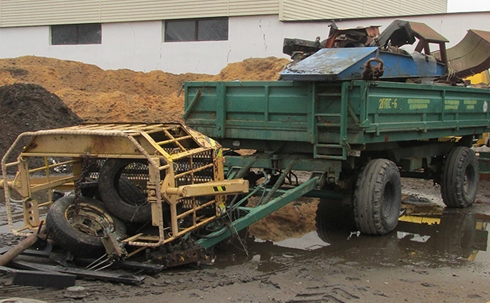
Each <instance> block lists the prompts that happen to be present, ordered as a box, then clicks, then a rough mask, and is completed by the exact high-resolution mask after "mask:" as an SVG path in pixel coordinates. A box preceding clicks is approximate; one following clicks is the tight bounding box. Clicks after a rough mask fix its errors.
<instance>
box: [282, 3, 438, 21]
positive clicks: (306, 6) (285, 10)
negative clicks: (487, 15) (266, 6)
mask: <svg viewBox="0 0 490 303" xmlns="http://www.w3.org/2000/svg"><path fill="white" fill-rule="evenodd" d="M446 11H447V2H446V0H433V1H427V0H411V1H404V0H385V1H381V0H361V1H360V0H310V1H298V0H281V5H280V11H279V19H280V20H281V21H305V20H329V19H350V18H369V17H384V16H409V15H426V14H438V13H446Z"/></svg>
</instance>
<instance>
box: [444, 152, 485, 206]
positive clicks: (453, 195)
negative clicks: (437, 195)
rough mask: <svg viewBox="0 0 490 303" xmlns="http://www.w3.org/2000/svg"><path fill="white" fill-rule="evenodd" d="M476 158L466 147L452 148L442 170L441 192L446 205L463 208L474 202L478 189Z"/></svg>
mask: <svg viewBox="0 0 490 303" xmlns="http://www.w3.org/2000/svg"><path fill="white" fill-rule="evenodd" d="M479 177H480V176H479V172H478V159H477V157H476V155H475V152H474V151H473V150H471V149H470V148H468V147H464V146H458V147H455V148H453V149H452V150H451V151H450V152H449V155H448V156H447V158H446V161H445V163H444V168H443V172H442V181H441V194H442V200H443V201H444V204H446V206H447V207H451V208H464V207H468V206H470V205H472V204H473V202H475V199H476V192H477V190H478V180H479Z"/></svg>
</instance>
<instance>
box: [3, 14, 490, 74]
mask: <svg viewBox="0 0 490 303" xmlns="http://www.w3.org/2000/svg"><path fill="white" fill-rule="evenodd" d="M489 17H490V12H480V13H460V14H442V15H431V16H414V17H404V18H403V19H404V20H411V21H418V22H424V23H427V24H428V25H429V26H431V27H432V28H434V29H435V30H436V31H438V32H439V33H441V34H442V35H443V36H445V37H446V38H447V39H449V41H450V43H449V44H448V46H451V45H454V44H456V43H457V42H459V41H460V40H461V39H462V38H463V36H464V35H465V33H466V30H467V29H470V28H474V29H482V30H487V31H490V23H488V22H485V20H488V19H489ZM392 21H393V18H373V19H358V20H347V21H341V22H337V25H338V26H339V27H341V28H345V27H356V26H368V25H382V27H381V29H383V28H386V26H387V25H388V24H390V23H391V22H392ZM162 24H163V23H162V22H161V21H145V22H125V23H107V24H103V25H102V44H99V45H50V43H49V41H50V37H49V36H50V30H49V26H35V27H9V28H0V58H12V57H18V56H24V55H35V56H44V57H53V58H59V59H64V60H75V61H82V62H85V63H90V64H96V65H98V66H100V67H101V68H104V69H121V68H128V69H132V70H136V71H151V70H163V71H166V72H171V73H186V72H193V73H210V74H216V73H218V72H219V71H220V70H221V69H222V68H223V67H224V66H226V65H227V64H228V63H232V62H237V61H241V60H243V59H247V58H262V57H267V56H276V57H284V58H287V56H285V55H283V54H282V41H283V39H284V38H286V37H289V38H302V39H309V40H314V39H315V37H317V36H321V38H322V39H324V38H326V37H327V34H328V30H329V28H328V25H329V24H330V22H281V21H279V19H278V16H277V15H267V16H254V17H230V19H229V39H228V40H227V41H205V42H162V41H163V25H162Z"/></svg>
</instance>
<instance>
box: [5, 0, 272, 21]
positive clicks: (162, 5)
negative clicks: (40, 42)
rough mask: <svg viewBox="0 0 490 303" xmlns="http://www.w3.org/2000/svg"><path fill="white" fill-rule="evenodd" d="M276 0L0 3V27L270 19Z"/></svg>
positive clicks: (12, 0)
mask: <svg viewBox="0 0 490 303" xmlns="http://www.w3.org/2000/svg"><path fill="white" fill-rule="evenodd" d="M278 12H279V0H262V1H257V0H206V1H202V0H185V1H184V0H166V1H162V0H43V1H32V0H0V27H14V26H37V25H54V24H70V23H72V24H73V23H90V22H101V23H107V22H128V21H148V20H169V19H185V18H206V17H222V16H245V15H274V14H278Z"/></svg>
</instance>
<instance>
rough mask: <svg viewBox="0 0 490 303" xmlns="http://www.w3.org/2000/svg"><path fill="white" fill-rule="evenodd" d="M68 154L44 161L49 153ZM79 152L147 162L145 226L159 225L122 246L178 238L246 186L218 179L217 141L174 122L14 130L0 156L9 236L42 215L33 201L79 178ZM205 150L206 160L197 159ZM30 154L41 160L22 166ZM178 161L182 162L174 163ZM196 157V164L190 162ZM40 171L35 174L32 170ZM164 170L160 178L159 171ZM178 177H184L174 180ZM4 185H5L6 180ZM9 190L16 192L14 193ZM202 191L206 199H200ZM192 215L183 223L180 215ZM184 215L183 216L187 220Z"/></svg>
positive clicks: (220, 170) (25, 229)
mask: <svg viewBox="0 0 490 303" xmlns="http://www.w3.org/2000/svg"><path fill="white" fill-rule="evenodd" d="M25 137H30V141H29V143H28V144H27V145H26V146H25V147H24V149H23V151H22V152H21V153H20V155H19V156H18V158H17V161H15V162H11V163H7V162H6V159H7V158H8V157H9V156H10V155H11V153H12V151H13V150H14V148H15V146H17V145H18V144H19V142H21V141H22V139H23V138H25ZM53 157H56V158H67V159H68V160H65V161H61V162H58V163H51V162H50V159H51V158H53ZM85 157H94V158H98V159H106V158H123V159H146V160H147V161H148V167H149V176H148V177H149V180H148V182H147V192H148V202H149V203H151V209H152V225H153V226H156V227H158V231H159V232H158V234H159V235H158V236H149V235H144V234H138V235H134V236H131V237H129V238H127V239H125V240H124V242H126V243H127V244H129V245H133V246H143V247H156V246H160V245H162V244H164V243H168V242H170V241H172V240H174V239H176V238H179V237H181V236H183V235H185V234H187V233H188V232H189V231H192V230H194V229H197V228H199V227H201V226H203V225H205V224H207V223H209V222H211V221H213V220H215V219H216V218H218V217H219V216H220V215H221V212H222V209H223V206H224V202H225V199H226V197H225V195H228V194H236V193H244V192H248V182H247V181H246V180H243V179H238V180H225V178H224V173H223V161H224V158H223V154H222V149H221V146H220V145H219V144H218V143H217V142H215V141H214V140H212V139H210V138H208V137H206V136H204V135H202V134H200V133H198V132H196V131H194V130H192V129H190V128H188V127H186V126H184V125H182V124H179V123H165V124H87V125H81V126H74V127H67V128H61V129H54V130H43V131H37V132H28V133H23V134H21V135H20V136H19V137H18V138H17V140H16V141H15V142H14V144H13V145H12V147H11V148H10V149H9V150H8V151H7V153H6V154H5V156H4V158H3V159H2V163H1V164H2V171H3V181H2V182H0V184H2V185H3V187H4V188H5V201H6V206H7V207H6V208H7V214H8V224H9V227H10V228H11V230H12V231H13V233H14V234H16V235H22V236H27V235H29V234H31V233H32V232H33V230H35V229H37V228H38V227H39V225H40V222H41V216H40V208H42V207H47V208H49V206H50V205H51V204H52V203H53V201H52V196H51V194H52V190H53V189H58V190H59V189H60V188H62V189H65V190H69V189H73V188H74V182H75V181H76V180H78V179H79V178H80V175H81V171H82V161H83V159H84V158H85ZM203 157H204V158H205V157H208V158H206V159H207V164H204V165H201V164H200V163H202V161H201V162H198V161H199V160H200V159H203ZM31 158H41V159H43V163H44V164H43V165H40V166H39V167H29V165H28V162H29V159H31ZM182 161H184V163H185V165H184V166H185V167H186V168H188V169H182V167H180V168H179V167H178V166H179V163H180V164H182ZM196 162H197V163H196ZM67 165H68V166H70V167H71V172H70V173H69V174H64V175H63V174H56V175H54V174H53V170H56V169H57V168H60V167H63V166H67ZM14 166H17V168H18V171H17V174H16V176H15V178H14V180H8V179H7V169H8V168H11V167H14ZM203 170H207V171H210V170H212V174H213V176H212V180H210V181H207V182H203V181H202V180H200V179H199V178H197V177H196V174H197V173H198V172H202V171H203ZM40 174H41V175H42V176H41V177H39V175H40ZM161 175H162V176H163V175H164V176H165V177H164V179H163V180H161V179H160V178H161V177H160V176H161ZM179 180H186V182H185V183H187V184H184V185H179ZM5 185H8V186H5ZM11 190H14V191H16V192H17V193H18V194H19V195H20V196H21V199H13V198H12V194H11ZM39 191H46V192H47V199H46V201H42V202H39V201H37V200H36V199H34V197H33V194H34V193H36V192H39ZM195 197H206V202H204V203H197V202H196V201H197V200H194V199H195ZM208 197H209V199H207V198H208ZM183 199H187V201H188V202H189V199H190V202H191V203H190V204H191V205H190V206H188V207H187V209H186V210H185V211H184V212H181V213H178V211H177V205H178V204H179V203H183ZM163 203H167V204H169V206H170V211H171V223H170V226H165V224H164V218H163V207H162V204H163ZM13 204H20V205H21V206H22V208H23V211H24V227H22V228H19V229H15V228H14V224H13V223H14V222H13V214H12V206H13ZM209 207H214V209H215V212H214V214H213V215H200V214H199V213H198V212H199V210H201V209H203V208H209ZM184 218H186V219H187V221H191V224H190V225H187V226H186V227H185V228H182V227H179V221H181V220H182V219H184ZM189 218H190V220H189Z"/></svg>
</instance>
